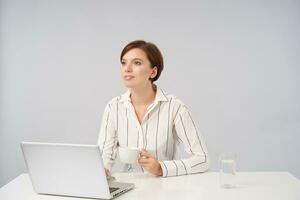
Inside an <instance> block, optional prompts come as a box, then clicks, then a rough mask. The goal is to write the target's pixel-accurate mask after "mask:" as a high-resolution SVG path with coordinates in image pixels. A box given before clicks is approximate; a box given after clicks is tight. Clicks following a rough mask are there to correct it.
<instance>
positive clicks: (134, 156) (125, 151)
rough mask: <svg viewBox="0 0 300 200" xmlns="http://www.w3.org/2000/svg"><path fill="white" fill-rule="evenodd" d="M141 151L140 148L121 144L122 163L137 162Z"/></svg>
mask: <svg viewBox="0 0 300 200" xmlns="http://www.w3.org/2000/svg"><path fill="white" fill-rule="evenodd" d="M139 152H140V150H139V149H138V148H133V147H121V146H119V156H120V160H121V162H122V163H125V164H134V163H137V161H138V159H139V156H140V155H139Z"/></svg>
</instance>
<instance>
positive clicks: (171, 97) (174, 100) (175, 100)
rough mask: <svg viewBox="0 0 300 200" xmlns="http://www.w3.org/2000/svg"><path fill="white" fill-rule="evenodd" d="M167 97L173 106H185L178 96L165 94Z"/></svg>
mask: <svg viewBox="0 0 300 200" xmlns="http://www.w3.org/2000/svg"><path fill="white" fill-rule="evenodd" d="M165 95H166V97H167V99H168V101H169V102H172V103H173V104H176V105H181V106H184V103H183V101H182V100H181V99H180V98H179V97H178V96H176V95H174V94H168V93H165Z"/></svg>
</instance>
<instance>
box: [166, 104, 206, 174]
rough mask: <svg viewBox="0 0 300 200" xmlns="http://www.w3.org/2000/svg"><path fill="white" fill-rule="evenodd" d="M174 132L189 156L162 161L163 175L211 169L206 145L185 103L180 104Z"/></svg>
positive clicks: (192, 172)
mask: <svg viewBox="0 0 300 200" xmlns="http://www.w3.org/2000/svg"><path fill="white" fill-rule="evenodd" d="M173 132H174V133H175V134H176V136H177V138H178V140H179V141H180V142H181V143H183V145H184V149H185V151H186V152H187V153H188V154H189V157H188V158H185V159H180V160H163V161H160V165H161V168H162V170H163V177H168V176H180V175H186V174H194V173H200V172H205V171H207V170H208V169H209V158H208V153H207V148H206V145H205V143H204V141H203V137H202V135H201V133H200V132H199V131H198V129H197V127H196V125H195V123H194V121H193V119H192V117H191V115H190V113H189V111H188V109H187V108H186V107H185V106H184V105H180V108H179V110H178V113H176V115H175V118H174V131H173ZM176 136H175V137H176Z"/></svg>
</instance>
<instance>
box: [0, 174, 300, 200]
mask: <svg viewBox="0 0 300 200" xmlns="http://www.w3.org/2000/svg"><path fill="white" fill-rule="evenodd" d="M114 176H115V177H116V179H117V180H118V181H120V182H131V183H135V188H134V189H133V190H131V191H129V192H127V193H125V194H123V195H121V196H119V197H117V198H116V199H117V200H123V199H143V200H147V199H149V200H150V199H151V200H153V199H155V200H156V199H164V200H165V199H185V200H187V199H201V200H204V199H209V200H213V199H243V200H244V199H246V200H247V199H249V200H250V199H251V200H253V199H256V200H259V199H263V200H268V199H272V200H277V199H278V200H279V199H280V200H283V199H284V200H299V199H300V180H299V179H297V178H296V177H294V176H293V175H291V174H290V173H288V172H238V173H237V176H236V185H237V187H236V188H232V189H223V188H221V187H220V185H219V173H217V172H206V173H202V174H193V175H187V176H178V177H168V178H161V177H159V178H158V177H153V176H151V175H149V174H143V173H117V174H114ZM0 199H1V200H2V199H3V200H79V199H80V200H81V199H84V198H74V197H62V196H54V195H38V194H36V193H35V192H34V191H33V188H32V185H31V182H30V178H29V176H28V174H21V175H20V176H18V177H17V178H15V179H14V180H12V181H11V182H10V183H8V184H7V185H5V186H3V187H2V188H0Z"/></svg>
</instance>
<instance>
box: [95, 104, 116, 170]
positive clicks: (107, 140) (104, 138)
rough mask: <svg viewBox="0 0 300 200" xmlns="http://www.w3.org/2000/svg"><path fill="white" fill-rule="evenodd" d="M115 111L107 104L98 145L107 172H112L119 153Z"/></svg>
mask: <svg viewBox="0 0 300 200" xmlns="http://www.w3.org/2000/svg"><path fill="white" fill-rule="evenodd" d="M114 116H115V113H114V109H113V106H112V105H110V104H107V106H106V107H105V110H104V113H103V117H102V123H101V128H100V132H99V137H98V145H99V148H100V151H101V155H102V160H103V163H104V167H105V169H106V170H108V171H110V170H111V168H112V166H113V164H114V160H115V158H116V154H117V153H116V152H117V142H118V140H117V131H116V128H115V121H114V119H115V118H114Z"/></svg>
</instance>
